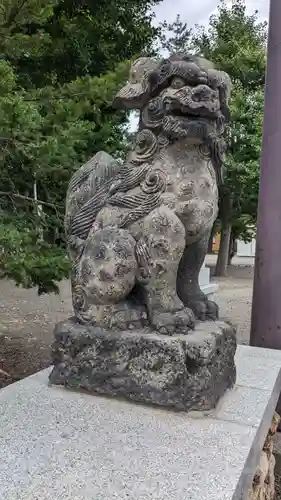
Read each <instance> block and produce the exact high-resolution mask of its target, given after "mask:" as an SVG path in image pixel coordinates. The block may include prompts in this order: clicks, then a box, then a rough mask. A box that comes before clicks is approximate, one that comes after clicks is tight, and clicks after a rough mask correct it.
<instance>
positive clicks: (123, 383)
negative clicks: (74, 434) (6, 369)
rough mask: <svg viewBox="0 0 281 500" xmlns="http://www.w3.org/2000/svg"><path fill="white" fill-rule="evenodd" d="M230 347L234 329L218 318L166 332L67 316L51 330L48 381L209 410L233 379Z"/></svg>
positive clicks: (233, 350) (147, 401)
mask: <svg viewBox="0 0 281 500" xmlns="http://www.w3.org/2000/svg"><path fill="white" fill-rule="evenodd" d="M235 350H236V336H235V331H234V329H233V327H231V326H230V325H228V324H226V323H223V322H206V323H198V324H197V325H196V327H195V330H194V332H192V333H191V334H189V335H175V336H166V335H159V334H157V333H156V332H153V331H151V330H149V329H142V330H135V329H133V330H128V331H123V332H120V331H117V332H114V331H109V330H104V329H101V328H98V327H92V326H85V325H81V324H79V323H77V322H76V320H75V319H73V320H72V319H70V320H68V321H66V322H62V323H59V324H58V325H57V327H56V329H55V342H54V344H53V362H54V368H53V371H52V373H51V375H50V381H51V383H53V384H61V385H65V386H67V387H70V388H81V389H86V390H88V391H90V392H93V393H101V394H107V395H114V396H121V397H125V398H128V399H131V400H134V401H139V402H145V403H150V404H154V405H160V406H165V407H170V408H174V409H177V410H185V411H187V410H209V409H211V408H214V407H215V405H216V403H217V401H218V399H219V398H220V397H221V396H222V395H223V394H224V392H225V391H226V390H227V389H229V388H231V387H232V386H233V385H234V383H235V378H236V370H235V364H234V355H235Z"/></svg>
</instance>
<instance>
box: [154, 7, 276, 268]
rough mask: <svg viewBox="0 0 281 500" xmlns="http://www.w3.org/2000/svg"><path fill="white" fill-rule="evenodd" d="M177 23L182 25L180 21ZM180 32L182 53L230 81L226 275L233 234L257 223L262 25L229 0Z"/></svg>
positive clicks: (245, 234) (224, 196)
mask: <svg viewBox="0 0 281 500" xmlns="http://www.w3.org/2000/svg"><path fill="white" fill-rule="evenodd" d="M176 23H177V25H178V24H179V23H180V19H179V18H177V20H176ZM164 28H165V27H164ZM182 28H183V29H184V31H183V32H181V31H180V29H179V27H178V28H177V32H178V33H181V35H180V37H183V39H184V40H185V42H184V44H183V49H184V50H190V51H193V52H195V53H200V54H201V55H203V56H204V57H206V58H207V59H210V60H211V61H213V62H214V63H215V64H216V66H217V68H218V69H221V70H223V71H226V72H227V73H228V74H229V75H230V77H231V80H232V83H233V90H232V100H231V114H232V119H231V122H230V124H229V125H228V127H227V129H226V141H227V157H226V164H225V167H226V168H225V179H224V184H223V186H222V188H221V190H220V214H219V226H220V228H221V232H222V238H221V242H222V244H221V248H220V254H219V259H218V264H219V265H218V266H217V271H218V274H224V273H225V270H226V265H227V254H228V248H227V247H228V245H229V241H230V233H231V231H234V233H235V236H236V237H239V238H244V239H247V238H249V237H251V236H252V233H253V231H252V227H253V226H254V225H255V221H256V213H257V200H258V185H259V162H260V150H261V136H262V120H263V98H264V82H265V69H266V39H267V30H266V23H260V22H259V21H258V12H257V11H256V12H255V13H254V14H253V15H248V13H247V9H246V4H245V2H244V1H243V0H232V4H231V5H230V6H229V5H228V4H226V3H225V2H224V1H221V2H220V4H219V6H218V9H217V11H216V13H215V14H214V15H212V16H211V17H210V19H209V23H208V25H207V26H206V27H195V29H194V30H193V31H192V33H190V30H189V28H188V27H187V26H186V25H185V23H182ZM184 33H185V37H184ZM164 36H165V32H164ZM162 37H163V34H162ZM180 37H178V38H177V40H178V41H180ZM172 42H173V43H174V39H172ZM166 45H167V41H166ZM176 45H177V44H176ZM177 49H178V46H177ZM224 233H225V234H224ZM224 236H226V238H224ZM224 242H225V243H226V244H224Z"/></svg>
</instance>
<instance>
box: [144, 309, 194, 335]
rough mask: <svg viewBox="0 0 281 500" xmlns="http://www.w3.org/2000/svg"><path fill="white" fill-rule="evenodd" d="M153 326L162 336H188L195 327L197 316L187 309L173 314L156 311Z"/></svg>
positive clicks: (152, 320)
mask: <svg viewBox="0 0 281 500" xmlns="http://www.w3.org/2000/svg"><path fill="white" fill-rule="evenodd" d="M151 324H152V327H153V328H155V330H157V331H158V332H159V333H161V334H162V335H170V336H172V335H186V334H188V333H189V331H190V330H193V328H194V326H195V316H194V314H193V312H192V310H191V309H189V308H187V307H185V308H184V309H181V310H180V311H175V312H173V313H171V312H160V311H154V312H153V316H152V318H151Z"/></svg>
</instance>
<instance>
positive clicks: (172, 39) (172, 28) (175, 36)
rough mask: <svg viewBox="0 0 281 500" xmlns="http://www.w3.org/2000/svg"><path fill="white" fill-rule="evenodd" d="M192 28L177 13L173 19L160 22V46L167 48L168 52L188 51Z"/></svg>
mask: <svg viewBox="0 0 281 500" xmlns="http://www.w3.org/2000/svg"><path fill="white" fill-rule="evenodd" d="M191 35H192V29H190V28H189V27H188V25H187V23H186V22H183V21H182V20H181V18H180V15H179V14H178V15H177V17H176V19H175V21H173V22H172V23H168V22H167V21H164V22H163V23H161V24H160V33H159V41H160V48H161V49H164V50H167V51H168V52H169V54H175V53H177V52H184V51H189V49H190V42H191Z"/></svg>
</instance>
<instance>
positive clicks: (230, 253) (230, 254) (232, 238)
mask: <svg viewBox="0 0 281 500" xmlns="http://www.w3.org/2000/svg"><path fill="white" fill-rule="evenodd" d="M234 255H235V236H234V235H233V232H231V236H230V244H229V251H228V265H229V266H230V265H231V261H232V259H233V257H234Z"/></svg>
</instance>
